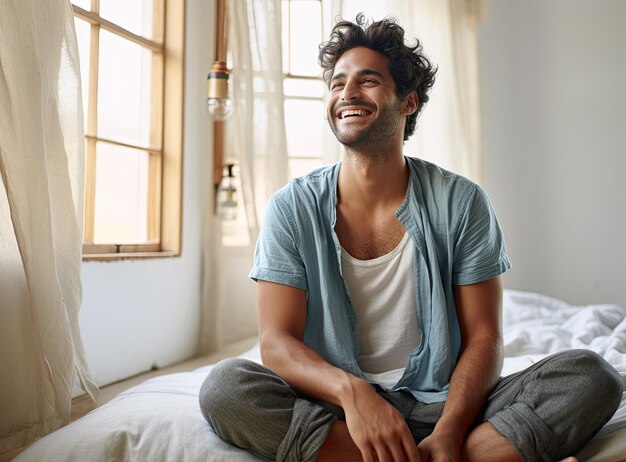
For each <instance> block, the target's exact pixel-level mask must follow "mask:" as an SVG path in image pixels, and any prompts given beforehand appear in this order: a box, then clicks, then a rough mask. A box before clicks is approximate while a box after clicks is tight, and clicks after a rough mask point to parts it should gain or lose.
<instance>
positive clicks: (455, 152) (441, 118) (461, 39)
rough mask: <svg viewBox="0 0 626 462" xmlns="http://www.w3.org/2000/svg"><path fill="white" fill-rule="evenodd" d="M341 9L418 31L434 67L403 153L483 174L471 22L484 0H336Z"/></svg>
mask: <svg viewBox="0 0 626 462" xmlns="http://www.w3.org/2000/svg"><path fill="white" fill-rule="evenodd" d="M335 3H337V4H340V6H339V7H336V9H338V10H339V11H340V12H341V15H342V16H343V17H344V18H346V19H350V20H354V18H355V16H356V14H357V13H359V12H363V13H364V14H365V16H366V17H373V18H374V19H376V20H378V19H382V18H384V17H385V16H388V15H393V16H396V17H397V18H398V20H399V23H400V25H401V26H403V27H404V28H405V30H406V32H407V36H408V37H407V38H413V37H417V38H419V39H420V41H421V42H422V44H423V46H424V51H425V52H426V55H427V56H429V57H430V58H431V59H432V61H433V62H434V63H435V64H436V65H437V66H438V67H439V71H438V75H437V80H436V82H435V86H434V87H433V89H432V91H431V94H430V101H429V102H428V104H427V105H426V107H425V108H424V110H423V112H422V114H421V115H420V118H419V119H418V121H417V130H416V132H415V134H414V135H413V137H412V138H411V139H410V140H409V141H408V142H407V144H406V146H405V150H404V151H405V153H406V154H408V155H412V156H416V157H420V158H423V159H426V160H430V161H432V162H435V163H437V164H439V165H441V166H442V167H444V168H447V169H450V170H453V171H456V172H458V173H461V174H462V175H466V176H468V177H470V178H472V179H473V180H475V181H479V182H480V180H481V176H482V155H481V151H482V146H481V124H480V102H479V99H480V97H479V76H478V49H477V44H476V43H477V42H476V25H477V22H478V20H479V19H481V18H482V17H483V16H484V15H485V14H486V0H411V1H410V2H407V1H404V0H375V1H374V0H358V1H357V0H343V1H342V0H335Z"/></svg>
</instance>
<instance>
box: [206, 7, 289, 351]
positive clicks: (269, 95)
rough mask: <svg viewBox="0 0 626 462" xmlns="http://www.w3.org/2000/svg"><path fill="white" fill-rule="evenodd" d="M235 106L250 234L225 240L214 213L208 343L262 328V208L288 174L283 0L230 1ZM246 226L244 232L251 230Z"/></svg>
mask: <svg viewBox="0 0 626 462" xmlns="http://www.w3.org/2000/svg"><path fill="white" fill-rule="evenodd" d="M227 17H228V23H229V28H228V42H229V46H230V50H231V53H232V63H229V64H230V65H231V66H232V69H233V72H232V77H231V89H232V100H233V114H232V116H231V118H230V119H229V120H228V121H227V122H226V124H225V137H224V138H225V153H224V154H225V155H224V157H225V159H229V160H232V161H235V162H237V163H238V165H239V172H240V189H241V190H240V191H239V192H240V194H239V198H240V200H242V201H243V206H244V207H243V209H244V214H245V220H243V221H244V222H245V225H244V226H246V227H247V237H248V239H246V240H245V242H242V243H240V244H239V245H234V246H225V245H224V243H223V242H222V223H220V221H219V219H218V218H217V217H215V216H211V217H210V218H208V219H207V225H206V231H205V246H204V247H205V249H207V250H206V252H205V256H204V268H205V270H204V271H205V274H204V308H203V312H204V321H203V332H202V336H201V339H202V340H201V350H202V351H203V352H205V353H206V352H209V351H211V350H214V349H217V348H219V347H221V346H223V345H224V344H226V343H229V342H231V341H233V340H237V339H238V338H242V337H245V336H250V335H254V334H255V333H256V329H257V327H256V309H255V306H254V284H252V283H251V282H250V281H249V279H248V273H249V271H250V268H251V264H252V257H253V251H254V245H255V244H256V239H257V236H258V232H259V225H260V222H261V220H262V211H263V210H264V209H265V204H266V203H267V201H268V200H269V198H270V196H271V194H272V193H273V192H274V191H276V190H277V189H279V188H280V187H282V186H283V185H285V184H286V183H287V181H288V170H287V169H288V161H287V140H286V136H285V116H284V96H283V73H282V44H281V35H282V34H281V32H282V28H281V2H280V0H247V1H246V0H232V1H228V2H227ZM244 234H245V233H244Z"/></svg>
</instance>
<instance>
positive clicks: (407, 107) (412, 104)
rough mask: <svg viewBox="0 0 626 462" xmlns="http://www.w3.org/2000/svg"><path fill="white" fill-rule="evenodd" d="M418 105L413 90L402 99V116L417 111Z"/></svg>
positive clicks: (417, 99)
mask: <svg viewBox="0 0 626 462" xmlns="http://www.w3.org/2000/svg"><path fill="white" fill-rule="evenodd" d="M418 105H419V98H418V97H417V92H416V91H415V90H413V91H412V92H411V93H409V94H408V95H406V96H405V97H404V111H403V115H411V114H413V113H414V112H415V111H417V106H418Z"/></svg>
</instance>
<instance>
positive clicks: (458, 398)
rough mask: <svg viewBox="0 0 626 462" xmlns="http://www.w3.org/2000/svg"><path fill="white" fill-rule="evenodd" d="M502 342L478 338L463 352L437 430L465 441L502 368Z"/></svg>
mask: <svg viewBox="0 0 626 462" xmlns="http://www.w3.org/2000/svg"><path fill="white" fill-rule="evenodd" d="M502 357H503V347H502V340H501V339H500V338H494V337H484V338H475V339H473V341H472V343H471V344H469V345H467V346H465V348H464V349H463V350H462V351H461V354H460V357H459V360H458V363H457V365H456V367H455V369H454V372H453V374H452V379H451V381H450V388H449V390H448V398H447V400H446V404H445V406H444V410H443V414H442V416H441V419H440V420H439V422H438V423H437V425H436V427H435V431H442V432H446V433H448V432H452V433H455V434H456V435H457V436H458V438H459V439H460V440H461V441H462V440H463V438H465V435H466V433H467V431H468V429H469V427H470V426H471V424H472V422H473V421H474V419H475V418H476V415H477V414H478V411H479V410H480V408H481V407H482V405H483V404H484V402H485V400H486V399H487V396H488V395H489V392H490V391H491V390H492V389H493V387H494V386H495V384H496V382H497V380H498V378H499V376H500V371H501V369H502Z"/></svg>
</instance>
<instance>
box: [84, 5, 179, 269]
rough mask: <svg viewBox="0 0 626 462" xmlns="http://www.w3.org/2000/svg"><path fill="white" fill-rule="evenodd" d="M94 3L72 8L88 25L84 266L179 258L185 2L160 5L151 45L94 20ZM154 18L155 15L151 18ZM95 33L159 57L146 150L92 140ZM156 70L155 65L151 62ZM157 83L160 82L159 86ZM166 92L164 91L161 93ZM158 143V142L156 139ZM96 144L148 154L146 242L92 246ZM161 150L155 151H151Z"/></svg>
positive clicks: (95, 105)
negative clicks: (160, 15)
mask: <svg viewBox="0 0 626 462" xmlns="http://www.w3.org/2000/svg"><path fill="white" fill-rule="evenodd" d="M99 3H100V2H99V0H91V11H86V10H84V9H82V8H80V7H78V6H76V5H72V7H73V10H74V15H75V16H76V17H78V18H80V19H82V20H84V21H86V22H88V23H89V24H90V25H91V45H90V66H89V95H88V98H89V104H88V110H89V113H88V114H87V125H86V127H85V129H86V130H85V132H86V136H85V146H86V149H85V155H86V158H85V230H84V242H83V261H93V260H100V261H102V260H105V261H108V260H118V259H135V258H163V257H175V256H180V254H181V250H182V249H181V247H182V245H181V244H182V243H181V241H182V172H183V122H184V104H183V103H184V100H183V99H184V66H185V53H184V50H185V0H163V3H162V5H163V18H164V21H155V30H154V31H153V36H154V37H155V38H154V39H152V40H151V39H147V38H145V37H142V36H139V35H136V34H134V33H132V32H130V31H128V30H126V29H124V28H122V27H120V26H118V25H117V24H115V23H112V22H110V21H107V20H106V19H104V18H102V17H100V16H99V14H97V13H95V12H98V11H99V10H100V9H99ZM155 17H157V15H156V14H155ZM99 29H104V30H107V31H108V32H111V33H113V34H116V35H118V36H120V37H122V38H124V39H127V40H130V41H132V42H134V43H137V44H139V45H141V46H144V47H147V48H149V49H151V50H152V51H156V52H158V53H162V59H161V60H160V63H162V70H158V69H157V70H155V71H153V74H152V75H153V77H152V78H153V85H152V88H153V92H152V101H153V103H154V102H156V103H157V104H153V105H152V107H153V110H152V114H151V117H152V123H151V127H152V128H151V134H150V144H151V146H150V147H148V148H146V147H143V146H142V147H138V146H133V145H129V144H126V143H122V142H119V141H115V140H109V139H105V138H101V137H97V136H96V134H97V127H96V123H97V94H98V87H97V84H98V53H97V49H98V45H99V43H98V42H99V35H100V34H99ZM153 62H156V63H157V65H158V63H159V60H153ZM161 79H162V82H160V81H159V80H161ZM165 89H167V91H165ZM159 138H160V139H159ZM96 142H105V143H110V144H115V145H118V146H124V147H131V148H139V149H141V150H143V151H146V152H148V153H149V163H148V169H149V172H148V177H149V180H148V204H149V205H148V210H149V213H148V217H147V222H148V242H147V243H141V244H94V243H93V235H94V218H95V217H94V204H95V174H96V171H95V161H96V159H95V153H96ZM156 146H160V148H156Z"/></svg>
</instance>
